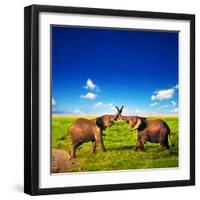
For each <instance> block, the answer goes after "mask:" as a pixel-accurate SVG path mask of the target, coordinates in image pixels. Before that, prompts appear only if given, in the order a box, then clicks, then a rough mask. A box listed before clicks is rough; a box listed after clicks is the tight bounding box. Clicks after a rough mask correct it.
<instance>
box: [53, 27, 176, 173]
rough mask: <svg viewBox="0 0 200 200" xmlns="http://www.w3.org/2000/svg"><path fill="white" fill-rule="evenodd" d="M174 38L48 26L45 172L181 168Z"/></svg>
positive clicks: (166, 33) (171, 35) (159, 33)
mask: <svg viewBox="0 0 200 200" xmlns="http://www.w3.org/2000/svg"><path fill="white" fill-rule="evenodd" d="M178 34H179V33H178V32H177V31H158V30H157V31H156V30H154V31H152V30H142V29H141V30H134V29H122V28H121V29H120V28H96V27H84V26H83V27H78V26H57V25H51V161H50V162H51V173H74V172H95V171H113V170H139V169H155V168H157V169H158V168H160V169H161V168H177V167H179V117H178V113H179V80H178V71H179V68H178V54H179V52H178Z"/></svg>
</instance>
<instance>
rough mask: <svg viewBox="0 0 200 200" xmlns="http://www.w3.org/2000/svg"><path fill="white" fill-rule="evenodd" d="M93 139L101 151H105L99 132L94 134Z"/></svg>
mask: <svg viewBox="0 0 200 200" xmlns="http://www.w3.org/2000/svg"><path fill="white" fill-rule="evenodd" d="M95 141H96V143H98V144H99V145H100V148H101V150H102V151H103V152H105V151H106V148H105V146H104V143H103V138H102V133H101V132H100V133H99V134H98V135H96V136H95Z"/></svg>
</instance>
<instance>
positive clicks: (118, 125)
mask: <svg viewBox="0 0 200 200" xmlns="http://www.w3.org/2000/svg"><path fill="white" fill-rule="evenodd" d="M88 118H92V117H88ZM159 118H160V117H159ZM76 119H77V117H63V116H62V117H59V116H54V117H53V118H52V148H54V149H62V150H65V151H70V148H71V140H70V137H69V135H68V127H69V126H70V125H71V123H72V122H74V121H75V120H76ZM148 119H153V117H151V118H148ZM160 119H163V120H164V121H165V122H166V123H167V124H168V125H169V127H170V129H171V136H170V139H169V144H170V146H171V149H170V150H165V151H161V150H160V145H159V144H153V143H149V142H148V143H146V144H145V147H144V148H145V150H144V151H135V150H134V149H133V148H134V147H135V144H136V140H137V132H136V131H134V130H132V129H131V128H130V127H129V125H128V124H126V123H124V122H122V121H117V122H115V124H114V125H113V126H111V127H109V128H108V129H107V130H106V131H104V133H105V136H104V137H103V138H104V144H105V147H106V150H107V152H106V153H102V152H101V150H100V148H99V146H98V145H97V149H96V153H94V154H93V153H91V146H92V144H91V142H89V143H84V144H82V145H81V146H80V147H79V148H78V149H77V157H78V160H79V162H80V163H81V166H82V167H81V168H80V167H79V168H72V169H70V171H71V172H74V171H82V172H83V171H99V170H102V171H106V170H127V169H146V168H166V167H178V117H162V118H160Z"/></svg>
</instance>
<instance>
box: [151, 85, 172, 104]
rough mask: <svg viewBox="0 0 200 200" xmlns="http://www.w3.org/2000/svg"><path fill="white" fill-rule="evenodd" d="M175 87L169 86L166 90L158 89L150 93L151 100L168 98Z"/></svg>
mask: <svg viewBox="0 0 200 200" xmlns="http://www.w3.org/2000/svg"><path fill="white" fill-rule="evenodd" d="M174 92H175V89H173V88H170V89H167V90H158V91H155V92H154V95H152V97H151V100H153V101H154V100H163V99H170V98H172V96H173V95H174Z"/></svg>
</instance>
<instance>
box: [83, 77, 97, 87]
mask: <svg viewBox="0 0 200 200" xmlns="http://www.w3.org/2000/svg"><path fill="white" fill-rule="evenodd" d="M95 87H96V85H95V84H94V82H93V81H92V80H91V79H89V78H88V80H87V82H86V86H85V88H86V89H90V90H94V89H95Z"/></svg>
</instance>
